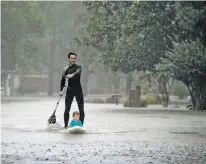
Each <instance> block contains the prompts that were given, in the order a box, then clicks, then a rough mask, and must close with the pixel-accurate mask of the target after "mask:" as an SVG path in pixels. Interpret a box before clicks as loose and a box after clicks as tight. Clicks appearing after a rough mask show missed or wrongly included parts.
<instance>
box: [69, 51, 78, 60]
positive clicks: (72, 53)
mask: <svg viewBox="0 0 206 164" xmlns="http://www.w3.org/2000/svg"><path fill="white" fill-rule="evenodd" d="M71 55H75V56H77V54H76V53H74V52H70V53H69V54H68V59H70V56H71Z"/></svg>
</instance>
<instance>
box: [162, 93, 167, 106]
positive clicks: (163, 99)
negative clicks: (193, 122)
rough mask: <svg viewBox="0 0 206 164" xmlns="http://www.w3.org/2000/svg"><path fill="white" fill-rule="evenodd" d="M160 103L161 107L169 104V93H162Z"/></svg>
mask: <svg viewBox="0 0 206 164" xmlns="http://www.w3.org/2000/svg"><path fill="white" fill-rule="evenodd" d="M162 105H163V107H168V105H169V94H168V93H164V94H163V97H162Z"/></svg>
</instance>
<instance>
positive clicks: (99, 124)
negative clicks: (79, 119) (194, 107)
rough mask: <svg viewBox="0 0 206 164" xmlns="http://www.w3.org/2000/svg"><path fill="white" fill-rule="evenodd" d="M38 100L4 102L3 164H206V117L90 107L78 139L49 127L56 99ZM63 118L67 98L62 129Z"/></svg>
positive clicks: (173, 111) (60, 115) (180, 112)
mask: <svg viewBox="0 0 206 164" xmlns="http://www.w3.org/2000/svg"><path fill="white" fill-rule="evenodd" d="M38 100H41V101H32V99H31V100H30V101H27V102H25V101H24V102H23V101H19V102H18V101H16V102H7V103H4V102H2V104H1V150H2V151H1V162H2V163H5V164H8V163H18V164H19V163H23V164H27V163H43V164H45V163H49V164H51V163H78V164H79V163H86V164H87V163H89V164H90V163H92V164H98V163H105V164H111V163H119V164H123V163H124V164H125V163H132V164H133V163H134V164H138V163H140V164H144V163H145V164H146V163H148V164H149V163H150V164H152V163H158V164H159V163H181V164H184V163H185V164H186V163H187V164H189V163H191V164H202V163H206V112H193V111H187V110H186V109H182V108H177V109H176V108H169V109H163V108H162V107H160V106H150V107H148V108H141V109H135V108H131V109H130V108H123V107H122V105H119V106H116V105H113V104H87V103H86V104H85V124H84V128H85V129H86V130H87V132H86V133H85V134H78V135H77V134H76V135H74V134H62V133H59V132H58V130H51V129H48V128H47V120H48V118H49V117H50V115H51V114H52V113H53V110H54V108H55V106H56V101H57V99H55V98H39V99H38ZM75 110H78V107H77V105H76V102H75V101H74V102H73V104H72V107H71V113H72V112H73V111H75ZM63 113H64V99H62V100H61V101H60V104H59V106H58V108H57V112H56V116H57V122H58V123H59V124H60V125H61V126H63Z"/></svg>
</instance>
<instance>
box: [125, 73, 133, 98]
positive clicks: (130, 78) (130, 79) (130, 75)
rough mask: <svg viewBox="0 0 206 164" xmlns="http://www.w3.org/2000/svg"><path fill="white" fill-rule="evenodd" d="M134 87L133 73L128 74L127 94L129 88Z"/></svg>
mask: <svg viewBox="0 0 206 164" xmlns="http://www.w3.org/2000/svg"><path fill="white" fill-rule="evenodd" d="M131 87H132V73H128V74H127V83H126V95H127V96H128V95H129V90H130V89H131Z"/></svg>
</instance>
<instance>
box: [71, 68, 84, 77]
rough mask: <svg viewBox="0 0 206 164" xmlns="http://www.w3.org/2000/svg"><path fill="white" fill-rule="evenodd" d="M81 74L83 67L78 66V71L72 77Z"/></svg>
mask: <svg viewBox="0 0 206 164" xmlns="http://www.w3.org/2000/svg"><path fill="white" fill-rule="evenodd" d="M81 72H82V66H81V65H77V70H76V72H74V73H73V74H72V75H73V76H75V75H78V74H80V73H81Z"/></svg>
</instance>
